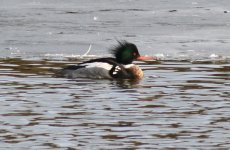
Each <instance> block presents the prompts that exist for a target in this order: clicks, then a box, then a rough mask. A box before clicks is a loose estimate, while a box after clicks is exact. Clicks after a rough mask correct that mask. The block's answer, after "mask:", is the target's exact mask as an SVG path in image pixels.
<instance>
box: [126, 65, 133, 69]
mask: <svg viewBox="0 0 230 150" xmlns="http://www.w3.org/2000/svg"><path fill="white" fill-rule="evenodd" d="M133 66H135V65H134V64H128V65H124V67H125V68H126V69H128V68H131V67H133Z"/></svg>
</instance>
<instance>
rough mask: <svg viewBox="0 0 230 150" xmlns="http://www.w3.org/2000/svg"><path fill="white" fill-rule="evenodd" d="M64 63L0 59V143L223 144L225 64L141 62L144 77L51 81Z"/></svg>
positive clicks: (226, 145)
mask: <svg viewBox="0 0 230 150" xmlns="http://www.w3.org/2000/svg"><path fill="white" fill-rule="evenodd" d="M73 63H75V61H74V60H70V61H54V60H21V59H2V60H0V89H1V90H0V95H1V97H0V101H1V109H0V122H1V127H0V140H1V142H0V145H1V146H0V147H1V148H3V149H4V148H7V147H9V148H11V149H23V148H28V147H31V149H54V148H66V149H71V150H72V149H154V148H155V149H156V148H159V149H160V148H164V149H165V148H169V149H170V148H171V149H173V148H175V149H180V148H181V149H184V148H195V149H196V148H206V149H211V148H214V149H217V148H225V149H227V148H229V147H230V143H229V140H230V136H229V135H230V134H229V129H230V126H229V121H230V118H229V113H230V109H229V107H230V103H229V97H230V93H229V91H230V89H229V85H230V83H229V79H230V78H229V77H230V74H229V71H230V65H229V63H223V62H206V63H203V62H199V61H196V62H192V63H191V62H189V61H162V62H160V63H154V64H140V66H141V67H142V68H143V69H144V72H145V77H144V79H143V80H141V81H139V82H137V81H135V82H134V81H128V80H123V81H121V80H119V81H116V80H92V79H75V80H73V79H65V78H56V77H54V76H53V74H52V73H51V72H50V71H49V69H50V68H59V67H63V66H65V65H67V64H73Z"/></svg>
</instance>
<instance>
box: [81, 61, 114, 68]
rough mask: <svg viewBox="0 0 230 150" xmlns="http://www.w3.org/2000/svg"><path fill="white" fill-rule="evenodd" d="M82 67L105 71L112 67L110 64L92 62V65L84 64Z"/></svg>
mask: <svg viewBox="0 0 230 150" xmlns="http://www.w3.org/2000/svg"><path fill="white" fill-rule="evenodd" d="M82 65H86V68H94V67H96V68H103V69H106V70H111V69H112V67H113V66H112V65H111V64H108V63H103V62H93V63H85V64H82Z"/></svg>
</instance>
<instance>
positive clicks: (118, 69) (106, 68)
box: [58, 57, 130, 79]
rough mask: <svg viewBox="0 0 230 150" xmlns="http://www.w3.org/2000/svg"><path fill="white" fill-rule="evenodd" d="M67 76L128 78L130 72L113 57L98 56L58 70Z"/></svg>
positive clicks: (61, 74)
mask: <svg viewBox="0 0 230 150" xmlns="http://www.w3.org/2000/svg"><path fill="white" fill-rule="evenodd" d="M58 74H59V75H60V76H64V77H67V78H96V79H101V78H107V79H112V78H129V77H130V74H129V73H128V72H127V71H126V69H125V68H124V66H123V65H121V64H119V63H117V62H116V60H115V59H114V58H110V57H108V58H99V59H93V60H89V61H86V62H83V63H80V64H78V65H72V66H68V67H66V68H64V69H62V70H60V71H59V72H58Z"/></svg>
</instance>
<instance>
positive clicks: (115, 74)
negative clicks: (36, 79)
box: [58, 41, 154, 79]
mask: <svg viewBox="0 0 230 150" xmlns="http://www.w3.org/2000/svg"><path fill="white" fill-rule="evenodd" d="M111 52H112V54H113V55H114V57H115V58H113V57H106V58H98V59H92V60H89V61H85V62H82V63H79V64H78V65H74V66H68V67H66V68H64V69H62V70H60V71H59V72H58V74H59V75H62V76H65V77H67V78H97V79H101V78H107V79H141V78H142V77H143V75H144V73H143V71H142V70H141V68H140V67H139V66H137V65H135V64H132V62H133V61H134V60H139V61H146V60H153V59H154V58H153V57H147V56H141V55H140V54H139V52H138V49H137V47H136V45H135V44H132V43H128V42H126V41H122V42H119V45H118V46H116V47H113V48H112V49H111Z"/></svg>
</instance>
